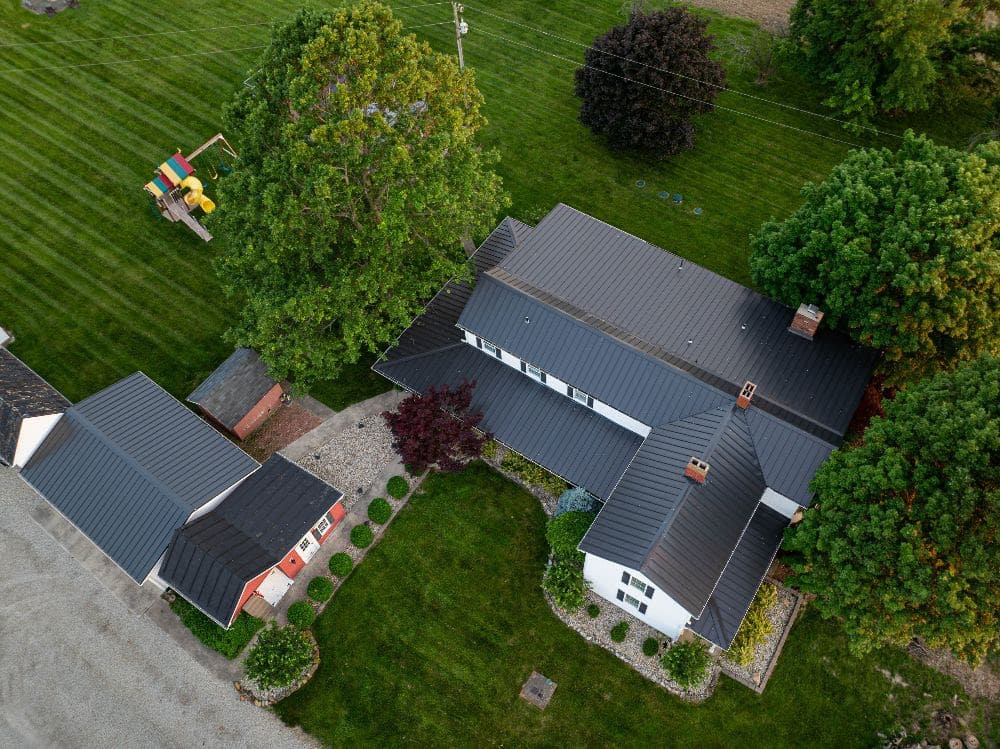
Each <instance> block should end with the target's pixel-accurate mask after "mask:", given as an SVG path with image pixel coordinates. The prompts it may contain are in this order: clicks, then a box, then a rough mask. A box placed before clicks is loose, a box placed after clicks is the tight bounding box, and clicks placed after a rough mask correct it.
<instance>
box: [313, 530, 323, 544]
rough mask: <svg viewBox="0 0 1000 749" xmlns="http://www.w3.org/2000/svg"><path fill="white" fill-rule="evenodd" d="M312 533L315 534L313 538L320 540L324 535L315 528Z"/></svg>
mask: <svg viewBox="0 0 1000 749" xmlns="http://www.w3.org/2000/svg"><path fill="white" fill-rule="evenodd" d="M312 534H313V538H315V539H316V540H317V541H319V540H320V539H321V538H322V537H323V534H322V533H320V532H319V531H318V530H316V529H315V528H313V529H312Z"/></svg>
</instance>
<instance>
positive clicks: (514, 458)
mask: <svg viewBox="0 0 1000 749" xmlns="http://www.w3.org/2000/svg"><path fill="white" fill-rule="evenodd" d="M500 466H501V467H502V468H504V469H505V470H507V471H510V472H511V473H514V474H517V476H518V477H519V478H520V479H521V481H523V482H524V483H526V484H531V485H532V486H537V487H538V488H539V489H542V490H543V491H546V492H548V493H549V494H553V495H555V496H559V495H560V494H562V493H563V492H564V491H566V490H567V489H568V488H569V484H567V483H566V482H565V481H563V480H562V479H561V478H559V477H558V476H556V475H554V474H551V473H549V472H548V471H546V470H545V469H544V468H542V467H541V466H539V465H536V464H534V463H532V462H531V461H530V460H528V459H527V458H524V457H521V456H520V455H518V454H517V453H516V452H513V451H509V452H508V453H507V454H506V455H504V456H503V460H501V461H500Z"/></svg>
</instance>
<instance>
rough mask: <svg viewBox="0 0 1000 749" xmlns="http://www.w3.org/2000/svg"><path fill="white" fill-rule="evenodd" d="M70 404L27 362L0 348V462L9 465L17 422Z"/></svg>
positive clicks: (16, 435)
mask: <svg viewBox="0 0 1000 749" xmlns="http://www.w3.org/2000/svg"><path fill="white" fill-rule="evenodd" d="M70 405H72V404H71V403H70V402H69V401H68V400H67V399H66V398H65V397H64V396H63V395H62V393H60V392H59V391H58V390H56V389H55V388H54V387H52V386H51V385H50V384H49V383H47V382H46V381H45V380H43V379H42V378H41V377H40V376H39V375H37V374H36V373H35V372H34V370H32V369H31V367H29V366H28V365H27V364H25V363H24V362H23V361H21V360H20V359H18V358H17V357H16V356H14V354H12V353H11V352H10V351H8V350H7V349H5V348H3V347H0V463H2V464H3V465H11V464H12V463H13V462H14V452H15V450H16V449H17V438H18V434H19V433H20V431H21V422H22V421H23V420H24V419H30V418H32V417H35V416H48V415H50V414H57V413H62V412H63V411H65V410H66V409H67V408H69V407H70Z"/></svg>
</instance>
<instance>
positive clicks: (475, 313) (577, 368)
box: [459, 275, 742, 426]
mask: <svg viewBox="0 0 1000 749" xmlns="http://www.w3.org/2000/svg"><path fill="white" fill-rule="evenodd" d="M525 319H527V320H529V322H527V323H526V322H525ZM459 325H461V326H462V327H464V328H467V329H469V330H470V331H472V332H474V333H476V334H477V335H480V336H482V337H483V338H485V339H487V340H489V341H492V342H493V343H495V344H496V345H498V346H499V347H500V348H502V349H503V350H504V351H509V352H510V353H512V354H513V355H515V356H518V357H520V358H522V359H524V360H526V361H529V362H531V363H532V364H535V365H536V366H538V367H541V368H542V369H543V370H545V371H546V372H548V373H549V374H552V375H554V376H555V377H558V378H559V379H561V380H563V381H565V382H568V383H569V384H570V385H573V386H574V387H578V388H580V389H581V390H584V391H586V392H587V393H588V394H590V395H592V396H593V397H594V398H596V399H598V400H600V401H602V402H604V403H607V404H608V405H610V406H612V407H613V408H616V409H618V410H619V411H621V412H622V413H625V414H627V415H629V416H631V417H632V418H634V419H637V420H638V421H640V422H642V423H643V424H646V425H648V426H656V425H659V424H663V423H666V422H669V421H675V420H677V419H682V418H684V417H685V416H688V415H690V414H692V413H697V412H699V411H705V410H707V409H709V408H714V407H716V406H720V405H722V404H723V403H731V402H732V400H733V396H731V395H728V394H726V393H723V392H721V391H719V390H717V389H716V388H713V387H710V386H709V385H706V384H704V383H702V382H700V381H699V380H697V379H696V378H695V377H694V376H693V375H690V374H687V373H686V372H683V371H681V370H680V369H678V368H676V367H673V366H671V365H669V364H666V363H664V362H662V361H660V360H658V359H655V358H653V357H651V356H649V355H647V354H644V353H643V352H641V351H639V350H637V349H635V348H633V347H631V346H629V345H627V344H625V343H622V342H621V341H619V340H617V339H616V338H613V337H611V336H608V335H606V334H604V333H602V332H601V331H600V330H597V329H596V328H594V327H591V326H590V325H586V324H584V323H583V322H580V321H579V320H576V319H574V318H572V317H570V316H569V315H566V314H564V313H562V312H560V311H559V310H556V309H553V308H552V307H550V306H549V305H547V304H545V303H543V302H541V301H538V300H537V299H534V298H532V297H531V296H528V295H526V294H524V293H522V292H520V291H518V290H516V289H513V288H511V287H510V286H507V285H505V284H503V283H501V282H499V281H497V280H496V279H494V278H491V277H490V276H488V275H484V276H483V277H482V278H480V280H479V283H478V284H477V285H476V289H475V291H474V292H473V293H472V297H471V298H470V299H469V301H468V303H467V304H466V305H465V309H464V311H463V312H462V315H461V317H460V318H459ZM741 384H742V383H741Z"/></svg>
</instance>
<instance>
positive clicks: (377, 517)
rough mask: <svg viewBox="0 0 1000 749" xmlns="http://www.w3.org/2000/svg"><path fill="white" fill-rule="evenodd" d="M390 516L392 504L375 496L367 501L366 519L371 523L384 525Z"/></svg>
mask: <svg viewBox="0 0 1000 749" xmlns="http://www.w3.org/2000/svg"><path fill="white" fill-rule="evenodd" d="M390 517H392V505H391V504H389V502H388V501H387V500H385V499H383V498H382V497H376V498H375V499H373V500H372V501H371V502H369V503H368V519H369V520H371V521H372V522H373V523H378V524H379V525H385V524H386V523H388V522H389V518H390Z"/></svg>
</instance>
